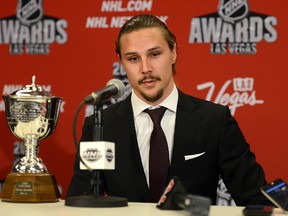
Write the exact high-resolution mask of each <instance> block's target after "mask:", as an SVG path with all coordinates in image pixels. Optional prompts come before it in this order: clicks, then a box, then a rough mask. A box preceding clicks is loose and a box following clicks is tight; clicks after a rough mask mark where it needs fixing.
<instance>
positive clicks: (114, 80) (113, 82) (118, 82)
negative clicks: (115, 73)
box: [106, 79, 125, 99]
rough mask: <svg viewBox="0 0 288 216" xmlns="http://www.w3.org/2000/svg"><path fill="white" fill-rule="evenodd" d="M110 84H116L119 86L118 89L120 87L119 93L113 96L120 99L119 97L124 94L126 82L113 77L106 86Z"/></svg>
mask: <svg viewBox="0 0 288 216" xmlns="http://www.w3.org/2000/svg"><path fill="white" fill-rule="evenodd" d="M108 85H115V86H116V87H117V89H118V93H117V94H116V95H114V96H112V98H114V99H119V98H121V97H123V96H124V93H125V85H124V83H123V82H122V81H121V80H119V79H111V80H109V81H108V83H107V85H106V86H108Z"/></svg>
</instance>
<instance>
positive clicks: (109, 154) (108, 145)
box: [80, 141, 115, 170]
mask: <svg viewBox="0 0 288 216" xmlns="http://www.w3.org/2000/svg"><path fill="white" fill-rule="evenodd" d="M80 157H81V158H82V160H83V161H84V162H85V165H84V164H83V163H81V162H80V169H81V170H87V169H90V170H114V169H115V144H114V143H113V142H106V141H90V142H80Z"/></svg>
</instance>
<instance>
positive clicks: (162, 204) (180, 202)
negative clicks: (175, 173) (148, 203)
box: [157, 177, 211, 216]
mask: <svg viewBox="0 0 288 216" xmlns="http://www.w3.org/2000/svg"><path fill="white" fill-rule="evenodd" d="M210 205H211V200H210V199H209V198H207V197H203V196H197V195H192V194H186V190H185V188H184V186H183V184H182V182H181V180H180V179H179V178H178V177H174V178H173V179H171V181H170V182H169V184H168V186H167V187H166V189H165V191H164V193H163V195H162V196H161V198H160V200H159V202H158V203H157V207H158V208H160V209H162V210H181V209H182V210H186V211H189V212H190V214H191V215H193V216H208V214H209V210H210Z"/></svg>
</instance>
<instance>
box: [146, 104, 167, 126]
mask: <svg viewBox="0 0 288 216" xmlns="http://www.w3.org/2000/svg"><path fill="white" fill-rule="evenodd" d="M166 110H167V108H166V107H160V108H157V109H153V110H149V109H146V110H144V112H146V113H148V114H149V116H150V118H151V119H152V121H153V124H154V125H155V124H160V122H161V119H162V117H163V115H164V113H165V111H166Z"/></svg>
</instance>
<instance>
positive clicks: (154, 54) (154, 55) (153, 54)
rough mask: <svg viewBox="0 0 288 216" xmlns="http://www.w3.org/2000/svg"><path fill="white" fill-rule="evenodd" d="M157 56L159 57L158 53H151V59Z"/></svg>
mask: <svg viewBox="0 0 288 216" xmlns="http://www.w3.org/2000/svg"><path fill="white" fill-rule="evenodd" d="M159 55H160V52H154V53H151V56H152V57H156V56H159Z"/></svg>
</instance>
